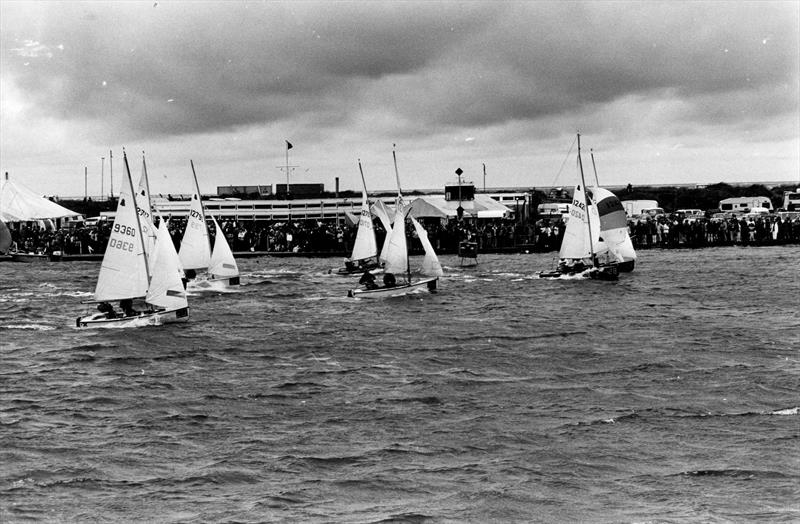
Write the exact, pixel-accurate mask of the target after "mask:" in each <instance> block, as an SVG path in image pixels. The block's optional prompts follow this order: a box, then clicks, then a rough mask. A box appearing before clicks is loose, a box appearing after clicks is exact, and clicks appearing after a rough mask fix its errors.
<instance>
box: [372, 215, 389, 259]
mask: <svg viewBox="0 0 800 524" xmlns="http://www.w3.org/2000/svg"><path fill="white" fill-rule="evenodd" d="M372 213H373V214H374V215H375V216H376V217H378V218H379V219H380V221H381V224H383V229H385V230H386V238H384V240H383V246H382V247H381V255H380V257H379V258H380V260H381V262H386V250H387V249H388V248H389V237H390V236H391V235H392V220H391V219H390V218H389V210H388V209H387V208H386V204H384V203H383V201H382V200H378V201H377V202H375V203H374V204H372Z"/></svg>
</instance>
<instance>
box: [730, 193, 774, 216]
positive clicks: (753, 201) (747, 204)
mask: <svg viewBox="0 0 800 524" xmlns="http://www.w3.org/2000/svg"><path fill="white" fill-rule="evenodd" d="M757 207H763V208H764V209H766V210H767V211H772V202H771V201H770V199H769V198H767V197H738V198H726V199H725V200H720V201H719V210H720V211H732V212H734V213H747V211H749V210H750V209H754V208H757Z"/></svg>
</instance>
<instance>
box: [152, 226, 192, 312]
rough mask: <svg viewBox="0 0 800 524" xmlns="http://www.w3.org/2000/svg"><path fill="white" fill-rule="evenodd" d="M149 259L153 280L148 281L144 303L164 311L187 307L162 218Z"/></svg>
mask: <svg viewBox="0 0 800 524" xmlns="http://www.w3.org/2000/svg"><path fill="white" fill-rule="evenodd" d="M151 258H152V261H153V266H152V275H153V278H152V280H150V287H149V288H148V289H147V295H146V296H145V301H146V302H147V303H148V304H152V305H154V306H156V307H160V308H165V309H177V308H182V307H187V306H188V305H189V303H188V301H187V299H186V291H185V290H184V288H183V281H182V280H181V273H180V272H179V266H180V260H179V259H178V253H177V252H175V245H174V244H173V243H172V237H171V236H170V234H169V231H168V229H167V222H166V221H165V220H164V219H163V218H162V219H161V224H160V226H159V227H158V237H157V239H156V243H155V250H154V253H153V256H152V257H151Z"/></svg>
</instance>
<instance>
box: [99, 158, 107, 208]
mask: <svg viewBox="0 0 800 524" xmlns="http://www.w3.org/2000/svg"><path fill="white" fill-rule="evenodd" d="M105 171H106V157H104V156H101V157H100V199H101V200H105V199H106V192H105V189H104V188H103V182H104V181H105V178H106V177H105Z"/></svg>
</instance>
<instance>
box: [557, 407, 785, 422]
mask: <svg viewBox="0 0 800 524" xmlns="http://www.w3.org/2000/svg"><path fill="white" fill-rule="evenodd" d="M795 415H800V407H793V408H785V409H776V410H765V411H744V412H741V413H711V412H706V413H691V412H687V411H684V410H676V409H659V410H651V409H648V410H642V411H639V412H632V413H626V414H624V415H619V416H613V417H609V418H603V419H595V420H591V421H588V422H578V423H576V424H567V426H593V425H600V424H617V423H624V422H634V421H638V420H643V419H650V420H652V419H668V418H678V419H711V418H729V417H764V416H795Z"/></svg>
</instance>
